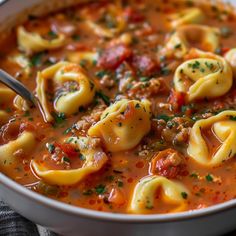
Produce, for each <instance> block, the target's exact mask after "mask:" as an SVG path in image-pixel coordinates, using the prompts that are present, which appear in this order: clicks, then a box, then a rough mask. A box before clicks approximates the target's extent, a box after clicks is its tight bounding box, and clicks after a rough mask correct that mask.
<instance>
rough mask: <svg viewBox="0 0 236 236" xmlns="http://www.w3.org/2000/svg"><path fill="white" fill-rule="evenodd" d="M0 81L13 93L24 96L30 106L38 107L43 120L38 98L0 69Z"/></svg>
mask: <svg viewBox="0 0 236 236" xmlns="http://www.w3.org/2000/svg"><path fill="white" fill-rule="evenodd" d="M0 82H1V83H3V84H5V85H6V86H7V87H8V88H10V89H12V90H13V91H14V92H15V93H17V94H18V95H20V96H21V97H22V98H24V99H25V100H26V101H27V102H28V103H30V105H31V106H33V107H36V108H38V109H39V111H40V114H41V115H42V116H43V119H44V120H45V114H44V112H43V109H42V105H41V104H40V102H39V100H38V99H37V98H36V97H35V96H34V94H33V93H31V92H30V91H29V90H28V89H27V88H26V87H25V86H24V85H23V84H22V83H21V82H20V81H18V80H16V79H15V78H14V77H12V76H11V75H9V74H8V73H7V72H6V71H4V70H2V69H0Z"/></svg>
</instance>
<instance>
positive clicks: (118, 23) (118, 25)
mask: <svg viewBox="0 0 236 236" xmlns="http://www.w3.org/2000/svg"><path fill="white" fill-rule="evenodd" d="M104 14H106V15H107V16H108V17H109V18H110V19H111V20H110V22H113V23H114V26H113V25H112V26H111V27H108V26H106V25H101V24H99V23H95V22H94V21H92V20H89V19H88V20H86V22H87V25H88V26H89V27H90V28H91V29H92V30H93V31H94V32H95V34H97V35H98V36H100V37H104V38H113V37H114V36H115V35H117V34H119V33H121V32H122V31H123V30H124V28H125V26H126V21H125V19H124V16H123V15H122V9H121V7H120V6H119V4H114V5H113V4H111V5H110V6H108V9H107V12H106V13H104Z"/></svg>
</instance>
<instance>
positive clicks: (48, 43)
mask: <svg viewBox="0 0 236 236" xmlns="http://www.w3.org/2000/svg"><path fill="white" fill-rule="evenodd" d="M232 9H233V8H232V7H230V6H228V5H222V4H216V3H215V4H214V5H212V4H210V3H209V2H208V3H204V4H203V3H201V4H200V3H196V2H193V1H189V0H187V1H174V0H173V1H151V0H134V1H131V0H130V1H129V0H127V1H114V2H110V1H99V2H97V1H96V2H95V1H94V2H93V1H91V2H88V3H83V4H78V5H77V6H76V7H73V8H68V9H64V10H62V11H59V12H56V13H53V14H50V15H47V16H42V17H35V16H34V15H29V17H28V21H27V22H25V23H24V24H23V25H19V26H17V27H16V28H15V29H14V30H13V32H12V33H11V34H10V35H9V36H8V37H7V38H6V39H5V40H4V41H2V42H1V44H0V45H1V46H0V67H1V68H3V69H4V70H6V71H7V72H9V73H10V74H11V75H13V76H14V77H15V78H17V79H18V80H19V81H21V82H22V83H24V84H25V85H26V86H27V87H28V88H29V89H30V90H31V91H33V92H34V93H35V95H36V97H37V98H38V101H39V102H40V104H41V106H42V111H41V112H40V111H39V110H38V109H36V108H35V107H31V106H30V104H28V103H27V102H26V101H25V100H24V99H22V98H21V97H20V96H18V95H16V94H15V93H14V92H13V91H11V90H10V89H8V88H6V87H4V86H3V85H2V86H1V87H0V97H1V100H0V108H1V109H0V118H1V119H0V121H1V129H0V169H1V172H3V173H4V174H6V175H7V176H9V177H10V178H12V179H13V180H14V181H16V182H18V183H19V184H21V185H23V186H25V187H26V188H28V189H30V190H32V191H35V192H38V193H40V194H43V195H45V196H47V197H50V198H53V199H56V200H59V201H62V202H65V203H68V204H72V205H75V206H80V207H83V208H88V209H93V210H97V211H104V212H113V213H129V214H156V213H173V212H180V211H189V210H196V209H200V208H206V207H208V206H211V205H215V204H218V203H221V202H225V201H228V200H231V199H234V198H235V197H236V181H235V179H236V174H235V173H236V163H235V160H234V159H235V154H236V144H235V140H236V110H235V108H236V103H235V101H236V87H235V82H234V78H235V76H236V49H235V40H236V34H235V32H234V29H235V27H236V19H235V15H234V13H233V11H232Z"/></svg>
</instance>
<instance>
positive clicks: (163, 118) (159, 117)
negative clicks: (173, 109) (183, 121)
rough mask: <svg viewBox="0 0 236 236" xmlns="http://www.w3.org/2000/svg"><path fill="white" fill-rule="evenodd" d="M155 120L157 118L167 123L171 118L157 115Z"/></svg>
mask: <svg viewBox="0 0 236 236" xmlns="http://www.w3.org/2000/svg"><path fill="white" fill-rule="evenodd" d="M156 118H157V119H158V120H164V121H165V122H167V121H169V120H171V119H172V117H171V116H168V115H166V114H160V115H157V116H156Z"/></svg>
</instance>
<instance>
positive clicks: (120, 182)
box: [117, 180, 124, 188]
mask: <svg viewBox="0 0 236 236" xmlns="http://www.w3.org/2000/svg"><path fill="white" fill-rule="evenodd" d="M117 186H118V187H120V188H121V187H123V186H124V183H123V181H121V180H118V181H117Z"/></svg>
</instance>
